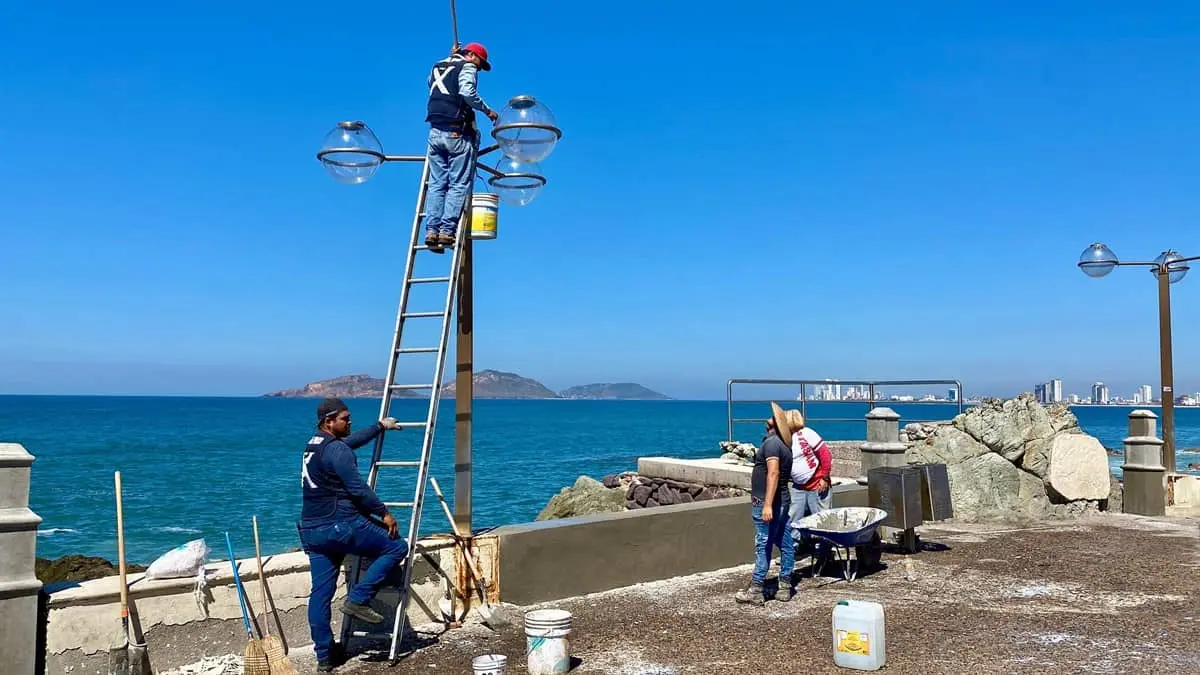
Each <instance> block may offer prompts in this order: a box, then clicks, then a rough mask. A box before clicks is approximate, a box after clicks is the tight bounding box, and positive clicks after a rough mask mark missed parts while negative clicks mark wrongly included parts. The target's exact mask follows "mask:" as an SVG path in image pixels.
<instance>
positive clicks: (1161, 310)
mask: <svg viewBox="0 0 1200 675" xmlns="http://www.w3.org/2000/svg"><path fill="white" fill-rule="evenodd" d="M1193 260H1200V256H1193V257H1190V258H1185V257H1183V256H1181V255H1179V254H1178V253H1177V252H1175V251H1172V250H1170V249H1168V250H1166V251H1163V252H1162V253H1160V254H1159V256H1158V257H1157V258H1155V259H1154V260H1152V261H1137V262H1129V261H1124V260H1118V259H1117V255H1116V254H1115V253H1113V252H1112V249H1110V248H1109V247H1107V246H1105V245H1104V244H1100V243H1095V244H1092V245H1091V246H1088V247H1087V248H1086V249H1084V251H1083V253H1082V254H1080V256H1079V269H1081V270H1083V273H1084V274H1086V275H1088V276H1089V277H1092V278H1093V279H1099V278H1100V277H1103V276H1106V275H1107V274H1108V273H1109V272H1112V271H1113V269H1114V268H1116V267H1119V266H1124V267H1149V268H1150V273H1151V274H1153V275H1154V276H1156V277H1157V278H1158V340H1159V347H1158V349H1159V361H1160V366H1161V370H1162V373H1161V378H1162V382H1161V393H1160V394H1159V397H1160V399H1161V400H1162V433H1163V464H1165V465H1166V467H1167V473H1168V474H1173V473H1175V386H1174V382H1173V380H1174V374H1173V367H1172V364H1171V284H1174V283H1178V282H1180V281H1182V280H1183V277H1184V276H1186V275H1187V272H1188V269H1190V268H1189V267H1188V263H1189V262H1191V261H1193ZM1148 402H1149V401H1147V403H1148Z"/></svg>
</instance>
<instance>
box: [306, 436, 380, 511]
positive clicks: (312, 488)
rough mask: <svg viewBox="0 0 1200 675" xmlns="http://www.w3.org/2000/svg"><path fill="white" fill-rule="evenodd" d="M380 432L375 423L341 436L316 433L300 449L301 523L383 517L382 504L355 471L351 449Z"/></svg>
mask: <svg viewBox="0 0 1200 675" xmlns="http://www.w3.org/2000/svg"><path fill="white" fill-rule="evenodd" d="M382 432H383V427H382V426H380V425H379V423H375V424H372V425H371V426H370V427H367V428H366V429H362V430H360V431H356V432H354V433H352V434H350V435H349V436H346V437H345V438H342V439H336V438H334V437H333V436H332V435H330V434H327V433H325V432H317V434H316V435H314V436H313V437H312V438H311V439H309V441H308V446H307V447H306V448H305V450H304V463H303V468H302V470H301V484H302V488H303V502H302V506H301V513H300V519H301V521H303V524H304V525H309V526H311V525H318V524H322V523H326V522H332V521H337V520H344V519H346V518H352V517H354V516H356V515H374V516H379V517H383V516H384V515H385V514H386V513H387V507H386V506H385V505H384V503H383V500H381V499H380V498H379V497H378V495H376V494H375V491H374V490H372V489H371V486H369V485H367V482H366V481H365V480H363V478H362V476H361V475H359V472H358V458H357V457H356V456H355V454H354V451H355V450H356V449H358V448H361V447H362V446H364V445H366V444H367V443H370V442H371V441H373V440H375V437H376V436H378V435H379V434H380V433H382Z"/></svg>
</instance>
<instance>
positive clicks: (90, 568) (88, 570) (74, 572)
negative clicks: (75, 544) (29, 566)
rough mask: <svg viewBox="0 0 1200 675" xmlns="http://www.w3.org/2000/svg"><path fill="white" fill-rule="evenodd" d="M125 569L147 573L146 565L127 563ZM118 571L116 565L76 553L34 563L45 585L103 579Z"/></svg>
mask: <svg viewBox="0 0 1200 675" xmlns="http://www.w3.org/2000/svg"><path fill="white" fill-rule="evenodd" d="M125 567H126V570H127V571H128V572H130V573H134V572H145V571H146V567H145V565H135V564H133V563H126V565H125ZM118 571H119V570H117V566H116V565H114V564H113V563H111V562H109V561H108V560H105V559H104V558H97V557H95V556H86V555H78V554H75V553H72V554H71V555H64V556H63V557H61V558H38V559H37V560H36V561H35V562H34V574H36V575H37V578H38V581H40V582H42V583H43V584H52V583H57V582H60V581H90V580H92V579H103V578H104V577H111V576H116V575H117V573H118Z"/></svg>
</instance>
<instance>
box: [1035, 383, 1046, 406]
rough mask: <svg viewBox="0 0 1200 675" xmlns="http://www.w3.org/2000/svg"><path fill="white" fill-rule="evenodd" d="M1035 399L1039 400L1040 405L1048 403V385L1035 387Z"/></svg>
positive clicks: (1042, 384) (1043, 384)
mask: <svg viewBox="0 0 1200 675" xmlns="http://www.w3.org/2000/svg"><path fill="white" fill-rule="evenodd" d="M1033 397H1034V398H1036V399H1037V401H1038V403H1046V384H1045V383H1044V382H1043V383H1041V384H1035V385H1033Z"/></svg>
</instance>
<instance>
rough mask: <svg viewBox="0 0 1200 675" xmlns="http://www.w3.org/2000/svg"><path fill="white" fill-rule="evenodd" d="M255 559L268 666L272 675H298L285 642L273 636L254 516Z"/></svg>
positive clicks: (264, 646) (256, 522)
mask: <svg viewBox="0 0 1200 675" xmlns="http://www.w3.org/2000/svg"><path fill="white" fill-rule="evenodd" d="M253 521H254V559H255V560H256V561H258V589H259V590H260V591H261V592H262V607H263V610H262V611H263V626H264V628H265V629H266V633H267V635H266V637H264V638H263V639H262V648H263V652H264V653H265V654H266V655H267V664H268V665H269V666H270V667H271V675H296V667H295V666H293V665H292V662H291V661H289V660H288V657H287V651H286V650H285V649H284V648H283V640H280V639H279V636H277V635H271V608H270V605H268V604H267V577H266V575H265V574H263V566H262V549H261V548H260V547H259V544H258V516H254V518H253Z"/></svg>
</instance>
